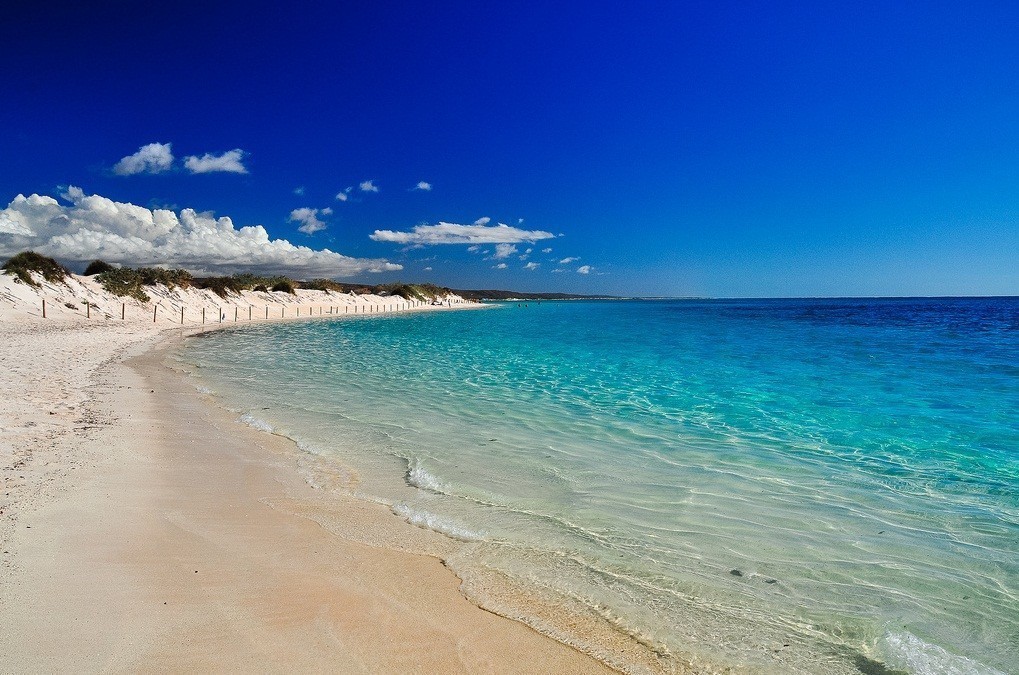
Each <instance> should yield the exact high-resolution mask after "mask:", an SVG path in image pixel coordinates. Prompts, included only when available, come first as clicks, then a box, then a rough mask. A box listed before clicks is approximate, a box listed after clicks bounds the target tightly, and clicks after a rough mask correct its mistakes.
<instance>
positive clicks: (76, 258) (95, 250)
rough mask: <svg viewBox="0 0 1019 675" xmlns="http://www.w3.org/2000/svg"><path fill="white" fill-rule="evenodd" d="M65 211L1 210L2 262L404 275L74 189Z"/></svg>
mask: <svg viewBox="0 0 1019 675" xmlns="http://www.w3.org/2000/svg"><path fill="white" fill-rule="evenodd" d="M63 197H64V198H65V199H67V200H68V201H69V202H71V204H70V205H65V204H62V203H60V202H58V201H57V200H56V199H54V198H52V197H47V196H40V195H32V196H30V197H25V196H23V195H18V196H17V197H15V198H14V200H13V201H12V202H11V203H10V204H8V206H7V208H5V209H2V210H0V256H10V255H13V254H15V253H18V252H20V251H24V250H27V249H32V250H34V251H37V252H39V253H42V254H43V255H48V256H52V257H54V258H57V259H58V260H61V261H64V262H67V263H84V262H87V261H89V260H93V259H95V258H101V259H103V260H106V261H107V262H111V263H123V264H127V265H148V266H151V265H167V266H173V267H183V268H185V269H188V270H191V271H192V272H194V273H196V274H230V273H234V272H256V273H260V274H288V275H291V276H296V277H304V278H313V277H330V278H337V277H349V276H353V275H356V274H360V273H362V272H383V271H394V270H400V269H403V266H402V265H398V264H394V263H390V262H388V261H386V260H382V259H362V258H351V257H348V256H345V255H341V254H339V253H335V252H333V251H330V250H328V249H323V250H313V249H311V248H308V247H306V246H296V245H294V244H292V243H290V242H289V241H286V240H283V239H269V234H268V233H267V232H266V231H265V228H264V227H262V226H261V225H256V226H251V227H241V228H235V227H234V224H233V221H232V220H230V218H227V217H220V218H216V217H214V216H213V215H212V214H211V213H199V212H196V211H195V210H194V209H183V210H181V211H180V213H179V214H177V213H174V212H173V211H170V210H166V209H153V210H150V209H147V208H145V207H143V206H137V205H135V204H128V203H123V202H115V201H113V200H111V199H107V198H106V197H101V196H99V195H91V196H88V195H85V193H84V192H83V191H82V190H81V189H80V188H76V187H69V188H68V189H67V192H66V193H65V194H64V195H63Z"/></svg>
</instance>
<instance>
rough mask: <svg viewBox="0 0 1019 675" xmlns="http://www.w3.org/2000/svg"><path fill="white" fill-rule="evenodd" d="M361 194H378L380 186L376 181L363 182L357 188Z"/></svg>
mask: <svg viewBox="0 0 1019 675" xmlns="http://www.w3.org/2000/svg"><path fill="white" fill-rule="evenodd" d="M357 187H358V188H360V190H361V192H378V191H379V186H378V185H376V184H375V181H374V180H365V181H361V184H360V185H358V186H357Z"/></svg>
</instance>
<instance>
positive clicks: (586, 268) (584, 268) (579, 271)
mask: <svg viewBox="0 0 1019 675" xmlns="http://www.w3.org/2000/svg"><path fill="white" fill-rule="evenodd" d="M592 269H594V268H593V267H591V266H590V265H581V266H580V267H578V268H577V274H590V273H591V270H592Z"/></svg>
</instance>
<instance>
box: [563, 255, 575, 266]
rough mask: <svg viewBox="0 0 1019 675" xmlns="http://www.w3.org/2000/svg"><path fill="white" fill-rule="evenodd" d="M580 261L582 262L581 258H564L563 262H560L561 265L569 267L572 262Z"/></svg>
mask: <svg viewBox="0 0 1019 675" xmlns="http://www.w3.org/2000/svg"><path fill="white" fill-rule="evenodd" d="M578 260H580V258H579V257H577V256H571V257H569V258H563V259H562V260H560V261H559V264H560V265H569V264H570V263H571V262H577V261H578Z"/></svg>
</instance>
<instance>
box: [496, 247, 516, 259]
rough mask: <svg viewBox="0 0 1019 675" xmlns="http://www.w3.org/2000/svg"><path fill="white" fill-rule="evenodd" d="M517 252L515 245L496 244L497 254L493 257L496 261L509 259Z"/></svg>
mask: <svg viewBox="0 0 1019 675" xmlns="http://www.w3.org/2000/svg"><path fill="white" fill-rule="evenodd" d="M516 252H517V247H516V246H514V245H513V244H496V245H495V254H494V255H493V256H492V257H493V258H495V259H496V260H499V259H500V258H508V257H510V256H511V255H513V254H514V253H516Z"/></svg>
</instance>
